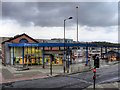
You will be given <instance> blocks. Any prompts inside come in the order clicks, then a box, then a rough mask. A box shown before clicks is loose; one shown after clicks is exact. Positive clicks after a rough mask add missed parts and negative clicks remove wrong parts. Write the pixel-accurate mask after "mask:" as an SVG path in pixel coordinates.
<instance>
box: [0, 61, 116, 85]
mask: <svg viewBox="0 0 120 90" xmlns="http://www.w3.org/2000/svg"><path fill="white" fill-rule="evenodd" d="M117 63H118V61H113V62H108V63H105V61H102V60H101V61H100V68H108V67H110V66H111V65H114V64H117ZM90 64H91V65H88V66H85V62H81V63H77V64H72V65H70V68H69V72H68V73H67V71H66V73H65V74H73V73H78V72H85V71H89V70H92V69H93V60H92V61H91V62H90ZM28 68H29V70H22V71H17V68H15V67H13V66H9V65H8V66H3V65H1V64H0V70H1V71H0V83H1V84H2V83H7V82H15V81H21V80H30V79H38V78H46V77H53V76H58V75H65V74H64V73H63V72H64V71H63V66H62V65H61V66H56V65H54V66H52V75H50V66H45V68H44V69H43V68H42V65H34V66H28Z"/></svg>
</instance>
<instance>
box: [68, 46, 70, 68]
mask: <svg viewBox="0 0 120 90" xmlns="http://www.w3.org/2000/svg"><path fill="white" fill-rule="evenodd" d="M69 65H70V49H69V47H68V69H69Z"/></svg>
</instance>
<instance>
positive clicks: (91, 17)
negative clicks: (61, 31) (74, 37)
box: [2, 2, 118, 27]
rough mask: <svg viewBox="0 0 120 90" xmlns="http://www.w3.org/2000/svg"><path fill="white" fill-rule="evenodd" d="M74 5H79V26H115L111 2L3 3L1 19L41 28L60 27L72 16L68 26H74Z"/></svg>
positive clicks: (114, 6)
mask: <svg viewBox="0 0 120 90" xmlns="http://www.w3.org/2000/svg"><path fill="white" fill-rule="evenodd" d="M76 5H79V8H78V10H79V11H78V12H79V14H78V15H79V24H80V25H87V26H114V25H117V19H118V18H117V17H116V18H114V17H115V15H116V14H117V3H113V2H111V3H110V2H106V3H102V2H99V3H98V2H96V3H95V2H94V3H92V2H89V3H88V2H87V3H86V2H85V3H83V2H80V3H68V2H66V3H65V2H64V3H62V2H59V3H52V2H50V3H48V2H45V3H44V2H34V3H33V2H31V3H30V2H26V3H25V2H3V4H2V17H3V20H4V19H11V20H16V21H17V22H18V23H20V24H21V25H24V26H29V25H31V23H33V24H34V25H35V26H42V27H54V26H56V27H62V26H63V20H64V19H66V18H68V17H69V16H73V20H71V21H70V22H69V23H67V24H68V25H74V24H76V8H75V7H76Z"/></svg>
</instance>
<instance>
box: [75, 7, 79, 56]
mask: <svg viewBox="0 0 120 90" xmlns="http://www.w3.org/2000/svg"><path fill="white" fill-rule="evenodd" d="M78 8H79V6H76V19H77V20H76V21H77V43H78ZM77 58H78V47H77Z"/></svg>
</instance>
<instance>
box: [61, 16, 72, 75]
mask: <svg viewBox="0 0 120 90" xmlns="http://www.w3.org/2000/svg"><path fill="white" fill-rule="evenodd" d="M69 19H72V17H69V18H68V19H64V68H63V69H64V73H65V68H66V60H65V58H66V52H65V21H66V20H69Z"/></svg>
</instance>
